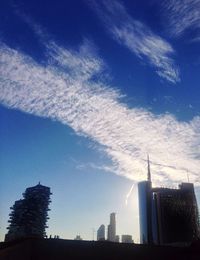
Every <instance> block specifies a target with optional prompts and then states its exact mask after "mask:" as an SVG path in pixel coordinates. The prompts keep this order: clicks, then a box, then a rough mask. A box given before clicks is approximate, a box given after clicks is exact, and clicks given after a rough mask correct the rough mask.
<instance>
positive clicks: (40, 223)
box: [5, 183, 51, 241]
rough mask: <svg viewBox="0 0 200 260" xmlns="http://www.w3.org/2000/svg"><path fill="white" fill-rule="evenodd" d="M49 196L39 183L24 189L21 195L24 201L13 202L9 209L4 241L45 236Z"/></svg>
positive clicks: (47, 189) (48, 191) (48, 192)
mask: <svg viewBox="0 0 200 260" xmlns="http://www.w3.org/2000/svg"><path fill="white" fill-rule="evenodd" d="M50 195H51V192H50V188H49V187H45V186H43V185H41V184H40V183H39V184H38V185H36V186H34V187H30V188H27V189H26V191H25V193H23V197H24V199H21V200H18V201H15V203H14V206H13V207H11V210H12V212H11V213H10V214H9V216H10V219H9V221H8V222H9V223H10V225H9V227H8V233H7V234H6V236H5V241H10V240H15V239H19V238H25V237H41V238H42V237H45V236H46V233H45V228H47V226H46V222H47V220H48V211H49V208H48V205H49V203H50Z"/></svg>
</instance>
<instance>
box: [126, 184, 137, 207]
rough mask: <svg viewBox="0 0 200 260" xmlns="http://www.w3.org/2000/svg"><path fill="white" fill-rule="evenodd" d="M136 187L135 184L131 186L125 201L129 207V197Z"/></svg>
mask: <svg viewBox="0 0 200 260" xmlns="http://www.w3.org/2000/svg"><path fill="white" fill-rule="evenodd" d="M134 186H135V184H132V186H131V188H130V190H129V192H128V193H127V195H126V200H125V204H126V206H127V205H128V199H129V197H130V196H131V193H132V190H133V188H134Z"/></svg>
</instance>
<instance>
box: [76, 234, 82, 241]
mask: <svg viewBox="0 0 200 260" xmlns="http://www.w3.org/2000/svg"><path fill="white" fill-rule="evenodd" d="M74 240H79V241H80V240H83V239H82V238H81V236H80V235H77V236H76V237H75V238H74Z"/></svg>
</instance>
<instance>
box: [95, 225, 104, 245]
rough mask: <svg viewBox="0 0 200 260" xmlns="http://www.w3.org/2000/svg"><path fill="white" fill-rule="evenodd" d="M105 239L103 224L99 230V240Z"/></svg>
mask: <svg viewBox="0 0 200 260" xmlns="http://www.w3.org/2000/svg"><path fill="white" fill-rule="evenodd" d="M103 240H105V226H104V225H101V226H100V227H99V229H98V230H97V241H103Z"/></svg>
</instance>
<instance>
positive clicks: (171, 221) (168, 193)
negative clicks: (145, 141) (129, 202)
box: [138, 160, 199, 245]
mask: <svg viewBox="0 0 200 260" xmlns="http://www.w3.org/2000/svg"><path fill="white" fill-rule="evenodd" d="M138 193H139V212H140V242H141V243H142V244H161V245H162V244H175V243H190V242H192V241H194V240H197V239H198V238H199V214H198V206H197V201H196V197H195V192H194V186H193V184H192V183H182V184H180V185H179V187H178V188H177V189H169V188H160V187H156V188H152V183H151V175H150V165H149V160H148V180H147V181H143V182H140V183H139V184H138Z"/></svg>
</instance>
